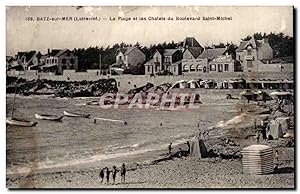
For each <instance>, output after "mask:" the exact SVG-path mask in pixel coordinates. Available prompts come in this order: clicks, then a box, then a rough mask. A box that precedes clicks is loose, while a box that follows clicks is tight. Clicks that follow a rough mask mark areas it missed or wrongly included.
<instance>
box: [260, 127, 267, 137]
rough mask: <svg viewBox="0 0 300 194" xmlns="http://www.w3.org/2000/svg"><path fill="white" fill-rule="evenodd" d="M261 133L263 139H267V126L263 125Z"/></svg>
mask: <svg viewBox="0 0 300 194" xmlns="http://www.w3.org/2000/svg"><path fill="white" fill-rule="evenodd" d="M261 134H262V138H263V140H267V130H266V127H265V126H263V127H262V129H261Z"/></svg>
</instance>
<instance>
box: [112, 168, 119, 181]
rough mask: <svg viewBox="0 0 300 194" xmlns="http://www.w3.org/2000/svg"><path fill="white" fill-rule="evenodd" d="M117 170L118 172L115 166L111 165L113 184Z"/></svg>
mask: <svg viewBox="0 0 300 194" xmlns="http://www.w3.org/2000/svg"><path fill="white" fill-rule="evenodd" d="M117 172H118V170H117V167H116V166H113V170H112V177H113V184H115V181H116V176H117Z"/></svg>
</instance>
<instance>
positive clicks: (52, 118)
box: [35, 114, 64, 121]
mask: <svg viewBox="0 0 300 194" xmlns="http://www.w3.org/2000/svg"><path fill="white" fill-rule="evenodd" d="M63 117H64V116H60V117H59V116H55V115H40V114H35V118H37V119H40V120H49V121H61V119H62V118H63Z"/></svg>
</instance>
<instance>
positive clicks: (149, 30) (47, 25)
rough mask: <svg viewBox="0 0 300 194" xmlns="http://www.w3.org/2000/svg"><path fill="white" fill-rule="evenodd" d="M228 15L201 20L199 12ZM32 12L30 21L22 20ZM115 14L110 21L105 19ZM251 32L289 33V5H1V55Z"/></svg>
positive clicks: (228, 37) (221, 38)
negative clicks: (3, 13) (3, 12)
mask: <svg viewBox="0 0 300 194" xmlns="http://www.w3.org/2000/svg"><path fill="white" fill-rule="evenodd" d="M89 16H91V17H99V18H107V20H103V19H102V20H100V21H51V22H49V21H37V17H58V18H61V17H72V18H73V19H74V17H89ZM176 16H178V17H185V16H186V17H200V18H201V20H199V21H186V20H183V21H176V20H171V21H168V20H164V21H159V20H151V21H149V20H148V21H141V20H137V21H133V20H131V21H125V20H118V17H130V18H133V17H146V18H148V17H165V18H166V19H167V18H168V17H173V18H174V19H175V17H176ZM218 16H221V17H228V18H232V20H223V21H204V20H203V19H202V17H218ZM28 17H32V18H33V19H34V21H26V18H28ZM110 18H116V20H113V21H112V20H110ZM255 32H266V33H270V32H276V33H279V32H283V33H284V34H286V35H289V36H293V8H292V7H291V6H289V7H229V6H227V7H197V6H196V7H194V6H193V7H187V6H185V7H183V6H176V7H155V6H153V7H150V6H148V7H117V6H115V7H104V6H102V7H82V8H80V9H77V8H76V7H73V6H68V7H56V6H48V7H37V6H31V7H25V6H18V7H6V54H7V55H15V54H16V53H17V52H18V51H30V50H39V51H41V52H42V53H45V52H47V49H48V48H50V49H51V48H52V49H63V48H69V49H73V48H87V47H90V46H99V47H101V46H104V47H107V46H109V45H113V44H115V43H121V42H126V43H131V44H135V43H136V42H139V43H140V44H141V45H145V46H149V45H150V44H157V43H163V42H164V41H166V42H171V41H172V40H173V41H175V42H179V41H183V39H184V38H185V37H195V38H196V39H197V40H198V42H199V43H200V44H201V45H202V46H208V45H211V44H213V43H214V44H218V43H220V42H223V43H226V42H233V43H235V44H239V41H240V40H241V39H242V38H245V37H246V36H247V35H251V34H253V33H255Z"/></svg>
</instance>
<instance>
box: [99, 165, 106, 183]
mask: <svg viewBox="0 0 300 194" xmlns="http://www.w3.org/2000/svg"><path fill="white" fill-rule="evenodd" d="M105 169H106V168H102V169H101V170H100V173H99V177H100V178H101V183H102V182H103V178H104V170H105Z"/></svg>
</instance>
